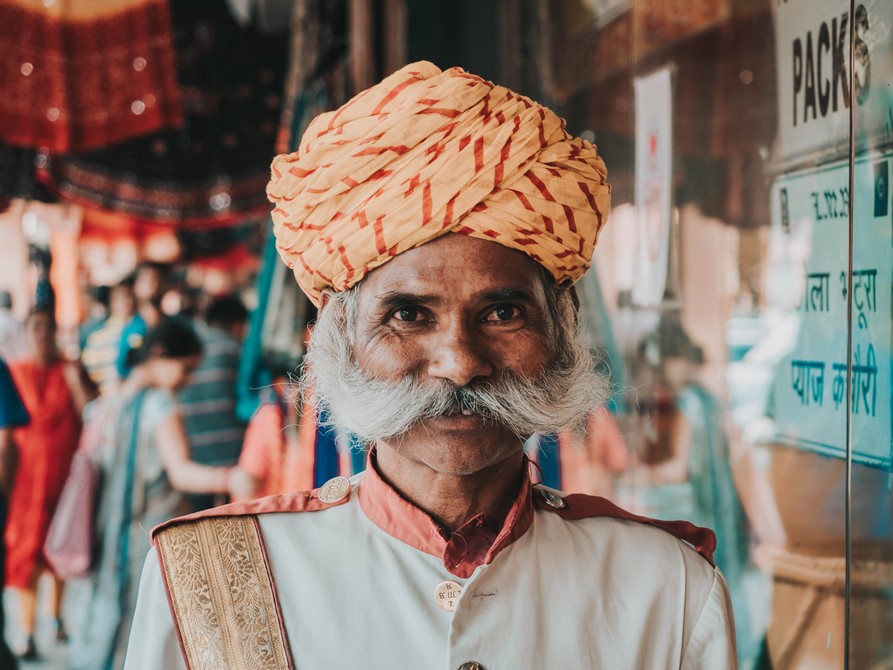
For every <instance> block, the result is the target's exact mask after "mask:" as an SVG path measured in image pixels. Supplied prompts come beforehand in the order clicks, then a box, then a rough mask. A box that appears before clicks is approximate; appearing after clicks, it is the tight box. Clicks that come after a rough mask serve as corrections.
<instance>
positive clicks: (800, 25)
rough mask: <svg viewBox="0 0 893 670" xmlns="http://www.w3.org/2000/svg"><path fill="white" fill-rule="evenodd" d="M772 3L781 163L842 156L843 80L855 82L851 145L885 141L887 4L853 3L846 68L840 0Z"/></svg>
mask: <svg viewBox="0 0 893 670" xmlns="http://www.w3.org/2000/svg"><path fill="white" fill-rule="evenodd" d="M773 4H774V5H775V8H776V10H775V19H776V21H775V22H776V26H775V35H776V40H777V42H776V49H775V52H776V59H777V73H778V125H779V133H778V137H779V144H778V147H777V151H778V155H777V156H776V161H777V162H778V163H779V164H781V165H786V164H792V163H798V162H803V161H805V160H810V159H812V158H814V157H815V156H816V155H817V154H820V155H822V156H824V159H823V161H822V162H827V161H828V160H835V159H839V158H843V157H845V156H846V155H847V154H848V147H849V109H850V104H851V101H850V76H851V72H852V77H853V78H854V80H855V91H856V92H855V103H856V140H857V146H859V147H871V146H877V145H878V144H880V143H881V142H883V141H890V140H891V139H893V90H891V87H890V82H891V81H893V31H891V25H893V3H891V2H890V0H866V1H865V2H859V3H857V5H856V12H855V16H856V19H855V22H854V25H855V40H854V41H855V50H856V58H855V63H853V64H852V65H853V67H851V63H850V20H849V6H850V3H849V2H848V1H847V0H777V1H776V2H774V3H773Z"/></svg>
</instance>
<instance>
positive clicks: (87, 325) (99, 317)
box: [78, 285, 111, 351]
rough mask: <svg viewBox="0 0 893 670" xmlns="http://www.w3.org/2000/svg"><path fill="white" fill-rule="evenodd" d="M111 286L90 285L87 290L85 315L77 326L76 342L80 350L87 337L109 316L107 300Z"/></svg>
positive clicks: (109, 296) (100, 326) (109, 297)
mask: <svg viewBox="0 0 893 670" xmlns="http://www.w3.org/2000/svg"><path fill="white" fill-rule="evenodd" d="M110 299H111V288H110V287H108V286H105V285H102V286H91V287H90V289H89V290H88V291H87V316H86V318H85V319H84V321H83V322H82V323H81V325H80V327H79V328H78V344H79V346H80V349H81V351H83V350H84V347H85V346H86V344H87V338H88V337H90V333H93V332H95V331H97V330H99V329H100V328H102V325H103V324H104V323H105V321H106V319H108V318H109V300H110Z"/></svg>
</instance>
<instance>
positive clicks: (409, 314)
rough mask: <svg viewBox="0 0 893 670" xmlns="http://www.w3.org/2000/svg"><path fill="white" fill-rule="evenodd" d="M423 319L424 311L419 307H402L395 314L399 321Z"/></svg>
mask: <svg viewBox="0 0 893 670" xmlns="http://www.w3.org/2000/svg"><path fill="white" fill-rule="evenodd" d="M421 317H422V310H420V309H419V308H418V307H401V308H400V309H398V310H397V311H396V312H394V318H395V319H397V321H418V320H419V319H420V318H421Z"/></svg>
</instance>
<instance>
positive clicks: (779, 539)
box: [549, 0, 889, 668]
mask: <svg viewBox="0 0 893 670" xmlns="http://www.w3.org/2000/svg"><path fill="white" fill-rule="evenodd" d="M839 5H840V3H839V2H836V1H835V2H825V1H824V0H823V1H822V2H803V1H801V2H796V1H793V0H792V1H791V2H775V1H774V0H772V1H769V0H765V1H763V2H757V1H749V2H745V1H732V0H728V1H726V0H712V1H706V2H698V3H667V2H660V1H658V0H636V1H635V2H631V3H629V2H622V1H621V2H617V1H613V2H612V1H610V0H603V1H601V2H589V3H566V2H560V1H559V0H555V1H554V2H551V3H550V4H549V7H550V12H551V13H550V16H551V26H550V30H551V32H550V43H551V45H552V53H553V60H554V67H553V70H552V72H553V78H554V79H553V82H552V84H553V86H554V88H553V89H552V90H551V93H552V95H553V97H554V98H555V100H556V101H558V102H559V108H560V109H561V111H562V112H563V113H564V115H565V116H566V117H567V118H568V123H569V129H570V130H571V132H574V133H583V134H584V136H588V137H589V138H590V139H592V140H593V141H594V142H595V143H596V144H597V145H598V147H599V151H600V152H601V153H602V155H603V156H604V157H605V160H606V162H607V165H608V168H609V173H610V181H611V182H612V184H613V186H614V208H613V212H612V214H611V222H610V224H609V225H608V226H607V228H606V229H605V232H604V234H603V237H602V239H601V241H600V243H599V247H598V248H597V251H596V261H595V273H594V277H593V278H590V279H589V284H588V286H589V288H588V289H587V290H588V291H589V292H590V294H598V296H599V301H597V303H596V301H594V300H592V299H591V298H590V299H584V300H583V304H584V311H585V313H586V314H587V317H588V321H589V323H590V325H594V326H595V327H594V328H593V330H594V331H595V332H596V333H597V335H596V337H595V338H594V339H595V340H596V341H597V344H598V345H599V346H600V347H601V348H602V351H603V352H604V353H603V357H604V359H606V360H607V361H609V364H610V366H611V368H612V373H613V377H614V380H615V382H616V384H617V387H618V393H617V396H616V397H615V399H614V401H613V403H612V405H611V407H610V410H611V412H610V414H609V416H608V418H607V421H608V424H607V425H609V426H611V427H613V428H607V429H606V428H604V425H605V424H604V423H603V424H600V425H602V426H603V427H602V429H601V432H600V433H597V434H600V435H614V436H616V439H614V440H609V441H606V440H601V441H598V440H593V439H591V438H590V440H589V445H588V447H589V449H590V451H591V452H593V453H598V454H601V455H602V459H601V461H599V462H598V467H594V466H593V465H592V461H594V460H597V459H595V458H594V457H592V456H590V458H589V460H588V461H587V468H586V469H581V468H580V467H577V468H576V470H574V472H575V473H576V474H575V475H574V479H573V480H571V479H569V478H568V476H567V474H566V475H565V481H564V482H563V485H564V486H565V488H574V487H581V488H586V489H587V490H589V491H590V492H594V493H600V494H603V495H608V496H609V497H612V498H613V499H615V500H616V501H617V502H618V503H620V504H621V505H623V506H625V507H628V508H632V509H634V510H636V511H639V512H642V513H644V514H647V515H651V516H658V517H665V518H686V519H690V520H692V521H694V522H695V523H698V524H700V525H705V526H709V527H711V528H713V529H714V531H715V532H716V534H717V537H718V540H719V546H718V552H717V555H716V559H717V562H718V564H719V565H720V567H721V568H722V570H723V572H724V573H725V574H726V576H727V578H728V581H729V583H730V587H731V591H732V596H733V601H734V604H735V608H736V619H737V621H736V624H737V627H738V639H739V656H740V660H741V667H743V668H751V667H753V668H769V667H774V668H825V667H827V668H839V667H842V666H843V662H844V654H845V652H844V644H845V639H846V637H845V621H844V612H845V592H844V589H843V586H842V585H843V584H844V580H845V568H846V558H845V551H846V541H845V537H846V535H845V533H846V516H845V501H846V446H847V440H846V421H845V416H846V415H845V410H841V408H840V407H839V406H838V405H839V403H836V402H835V400H834V399H835V398H837V397H838V396H837V395H835V393H836V387H835V385H834V384H835V380H836V376H835V371H836V370H837V368H835V367H833V366H834V365H835V364H839V363H845V361H846V355H847V353H846V352H847V349H846V342H847V319H846V296H845V294H843V293H842V292H841V288H842V284H841V274H840V273H841V272H843V273H844V280H845V279H846V268H847V257H848V246H847V244H848V242H847V236H846V231H847V225H846V223H847V218H846V217H847V206H848V188H847V185H848V179H849V167H848V163H847V149H848V144H849V130H848V124H847V122H846V116H847V105H848V104H849V98H848V97H847V96H848V90H847V88H846V83H847V81H848V80H847V77H846V76H844V75H842V74H841V70H840V61H839V59H840V58H843V59H844V61H843V62H844V63H846V62H848V57H847V56H846V54H845V53H844V51H845V49H847V48H848V46H847V45H848V42H847V39H848V38H847V35H848V33H847V31H846V29H845V28H844V29H842V28H841V23H840V22H841V21H842V19H841V16H842V15H844V16H845V14H846V11H847V7H846V6H839ZM832 35H833V36H834V39H833V40H832V37H831V36H832ZM841 35H842V37H841ZM840 39H843V42H842V43H841V42H840ZM888 232H889V231H888ZM886 243H887V247H885V248H887V249H888V248H889V239H887V240H886ZM583 286H587V284H586V283H585V282H584V284H583ZM878 298H879V299H881V295H880V294H879V295H878ZM887 298H888V303H889V296H888V297H887ZM606 324H607V325H606ZM887 335H888V340H889V333H888V334H887ZM888 340H887V341H888ZM884 355H885V356H886V355H888V354H887V352H885V353H884ZM864 356H865V354H864V353H863V357H864ZM878 360H880V358H879V359H878ZM884 360H886V359H884ZM599 442H601V443H608V444H607V446H605V444H599ZM612 442H620V443H621V444H622V448H621V449H620V453H623V454H625V455H626V459H625V460H624V459H619V458H615V459H610V458H606V457H605V456H604V455H605V454H611V453H614V452H615V451H617V449H616V447H614V446H612V445H611V444H610V443H612ZM578 446H579V445H578ZM584 446H585V445H584ZM569 453H574V452H572V451H571V450H570V449H567V448H566V449H565V450H564V451H562V452H561V455H562V458H563V459H565V462H564V463H563V465H564V467H565V471H567V470H569V469H570V468H569V467H568V463H567V462H566V461H567V454H569ZM573 458H575V459H577V460H579V459H578V457H577V456H574V457H573ZM581 472H585V473H586V476H585V477H584V476H580V474H579V473H581ZM606 473H607V474H606Z"/></svg>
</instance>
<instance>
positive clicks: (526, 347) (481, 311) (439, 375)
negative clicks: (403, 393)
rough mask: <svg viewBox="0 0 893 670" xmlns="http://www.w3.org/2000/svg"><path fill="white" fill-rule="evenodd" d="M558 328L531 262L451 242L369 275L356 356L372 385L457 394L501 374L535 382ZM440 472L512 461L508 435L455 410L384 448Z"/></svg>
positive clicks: (498, 248) (487, 245) (476, 244)
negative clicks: (443, 388) (410, 382)
mask: <svg viewBox="0 0 893 670" xmlns="http://www.w3.org/2000/svg"><path fill="white" fill-rule="evenodd" d="M554 329H555V324H554V323H553V320H552V318H551V316H550V312H549V309H548V306H547V304H546V296H545V291H544V288H543V285H542V280H541V279H540V276H539V274H538V272H537V269H536V265H535V264H534V262H533V261H532V260H530V259H529V258H527V257H526V256H525V255H523V254H521V253H520V252H517V251H513V250H511V249H508V248H506V247H504V246H502V245H499V244H497V243H494V242H488V241H485V240H478V239H475V238H471V237H468V236H465V235H457V234H449V235H445V236H443V237H440V238H438V239H436V240H434V241H432V242H429V243H428V244H425V245H423V246H421V247H418V248H416V249H413V250H410V251H407V252H405V253H403V254H400V255H399V256H397V257H396V258H395V259H393V260H391V261H390V262H388V263H387V264H385V265H384V266H382V267H380V268H378V269H376V270H374V271H372V272H371V273H370V274H369V275H368V276H367V277H366V279H365V280H364V282H363V285H362V287H361V290H360V297H359V305H358V318H357V326H356V333H355V339H354V343H353V345H354V346H353V355H354V358H355V360H356V363H357V365H358V366H359V367H360V369H361V370H362V371H363V372H364V373H365V374H367V375H368V376H370V377H373V378H377V379H383V380H389V381H393V380H398V379H400V378H402V377H407V376H413V375H414V376H415V377H416V378H417V379H418V380H419V381H420V382H421V383H422V384H424V383H425V382H426V380H427V381H431V382H436V381H448V382H450V383H452V384H454V385H455V386H456V387H463V386H465V385H467V384H469V382H472V381H473V380H478V381H486V379H487V378H495V377H498V376H499V375H501V374H503V373H509V374H513V375H515V376H517V377H520V378H527V379H529V378H532V377H534V376H536V375H537V374H538V373H540V372H541V371H542V370H543V368H544V367H546V366H547V365H549V364H550V363H551V362H552V361H553V360H554V358H555V347H554ZM382 447H383V448H393V449H397V450H399V452H400V454H401V455H402V456H403V457H405V458H408V459H411V460H414V461H417V462H420V463H423V464H424V465H426V466H428V467H430V468H431V469H433V470H435V471H437V472H443V473H449V474H470V473H473V472H478V471H480V470H482V469H483V468H485V467H487V466H489V465H492V464H495V463H498V462H500V461H502V460H504V459H505V458H507V457H509V456H511V455H512V454H515V453H517V451H518V450H520V449H521V447H522V443H521V439H520V438H519V436H517V435H515V434H513V433H512V432H511V431H509V430H507V429H506V428H503V427H501V426H499V425H496V424H495V423H493V422H489V421H485V420H484V419H482V418H480V417H478V416H476V415H465V414H463V413H462V412H460V411H456V412H454V413H451V414H448V415H446V416H440V417H437V418H432V419H427V420H425V421H422V422H421V423H419V424H417V425H414V426H412V427H411V428H410V429H409V430H408V431H407V432H406V433H404V434H402V435H400V436H399V437H396V438H392V439H388V440H387V441H386V442H385V444H384V445H380V448H382Z"/></svg>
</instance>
